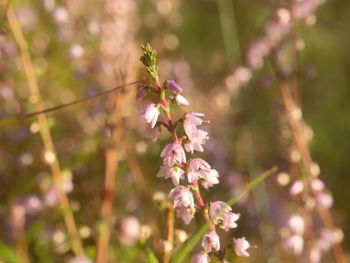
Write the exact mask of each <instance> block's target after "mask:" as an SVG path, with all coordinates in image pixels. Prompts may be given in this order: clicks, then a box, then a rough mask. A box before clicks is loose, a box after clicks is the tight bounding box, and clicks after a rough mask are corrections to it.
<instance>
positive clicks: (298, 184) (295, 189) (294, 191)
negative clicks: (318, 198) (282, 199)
mask: <svg viewBox="0 0 350 263" xmlns="http://www.w3.org/2000/svg"><path fill="white" fill-rule="evenodd" d="M303 190H304V182H303V181H301V180H298V181H295V182H294V184H293V185H292V187H291V188H290V190H289V193H290V195H298V194H300V193H301V192H302V191H303Z"/></svg>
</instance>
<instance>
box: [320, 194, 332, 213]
mask: <svg viewBox="0 0 350 263" xmlns="http://www.w3.org/2000/svg"><path fill="white" fill-rule="evenodd" d="M316 202H317V204H318V205H319V206H321V207H324V208H327V209H328V208H330V207H331V206H332V205H333V197H332V196H331V195H330V194H329V193H324V192H321V193H317V194H316Z"/></svg>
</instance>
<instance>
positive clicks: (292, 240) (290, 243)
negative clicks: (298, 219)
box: [285, 234, 304, 255]
mask: <svg viewBox="0 0 350 263" xmlns="http://www.w3.org/2000/svg"><path fill="white" fill-rule="evenodd" d="M285 246H286V248H287V249H291V250H292V251H293V252H294V254H296V255H300V254H301V252H302V251H303V247H304V239H303V237H302V236H300V235H298V234H295V235H292V236H290V237H288V238H287V239H286V242H285Z"/></svg>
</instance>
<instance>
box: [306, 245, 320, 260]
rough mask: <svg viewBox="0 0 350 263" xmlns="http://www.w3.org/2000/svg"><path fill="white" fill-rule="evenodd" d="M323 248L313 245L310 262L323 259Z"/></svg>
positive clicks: (310, 251) (310, 250)
mask: <svg viewBox="0 0 350 263" xmlns="http://www.w3.org/2000/svg"><path fill="white" fill-rule="evenodd" d="M321 255H322V253H321V250H320V249H319V248H318V247H315V246H313V247H311V248H310V249H309V255H308V257H309V262H310V263H319V262H320V261H321Z"/></svg>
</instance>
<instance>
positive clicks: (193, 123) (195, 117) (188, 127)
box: [184, 112, 205, 139]
mask: <svg viewBox="0 0 350 263" xmlns="http://www.w3.org/2000/svg"><path fill="white" fill-rule="evenodd" d="M204 116H205V115H204V114H203V113H198V112H189V113H186V114H185V119H184V130H185V132H186V134H187V136H188V138H190V139H191V138H192V134H193V132H194V131H196V130H197V126H198V125H201V124H202V123H203V120H202V119H201V117H204Z"/></svg>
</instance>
